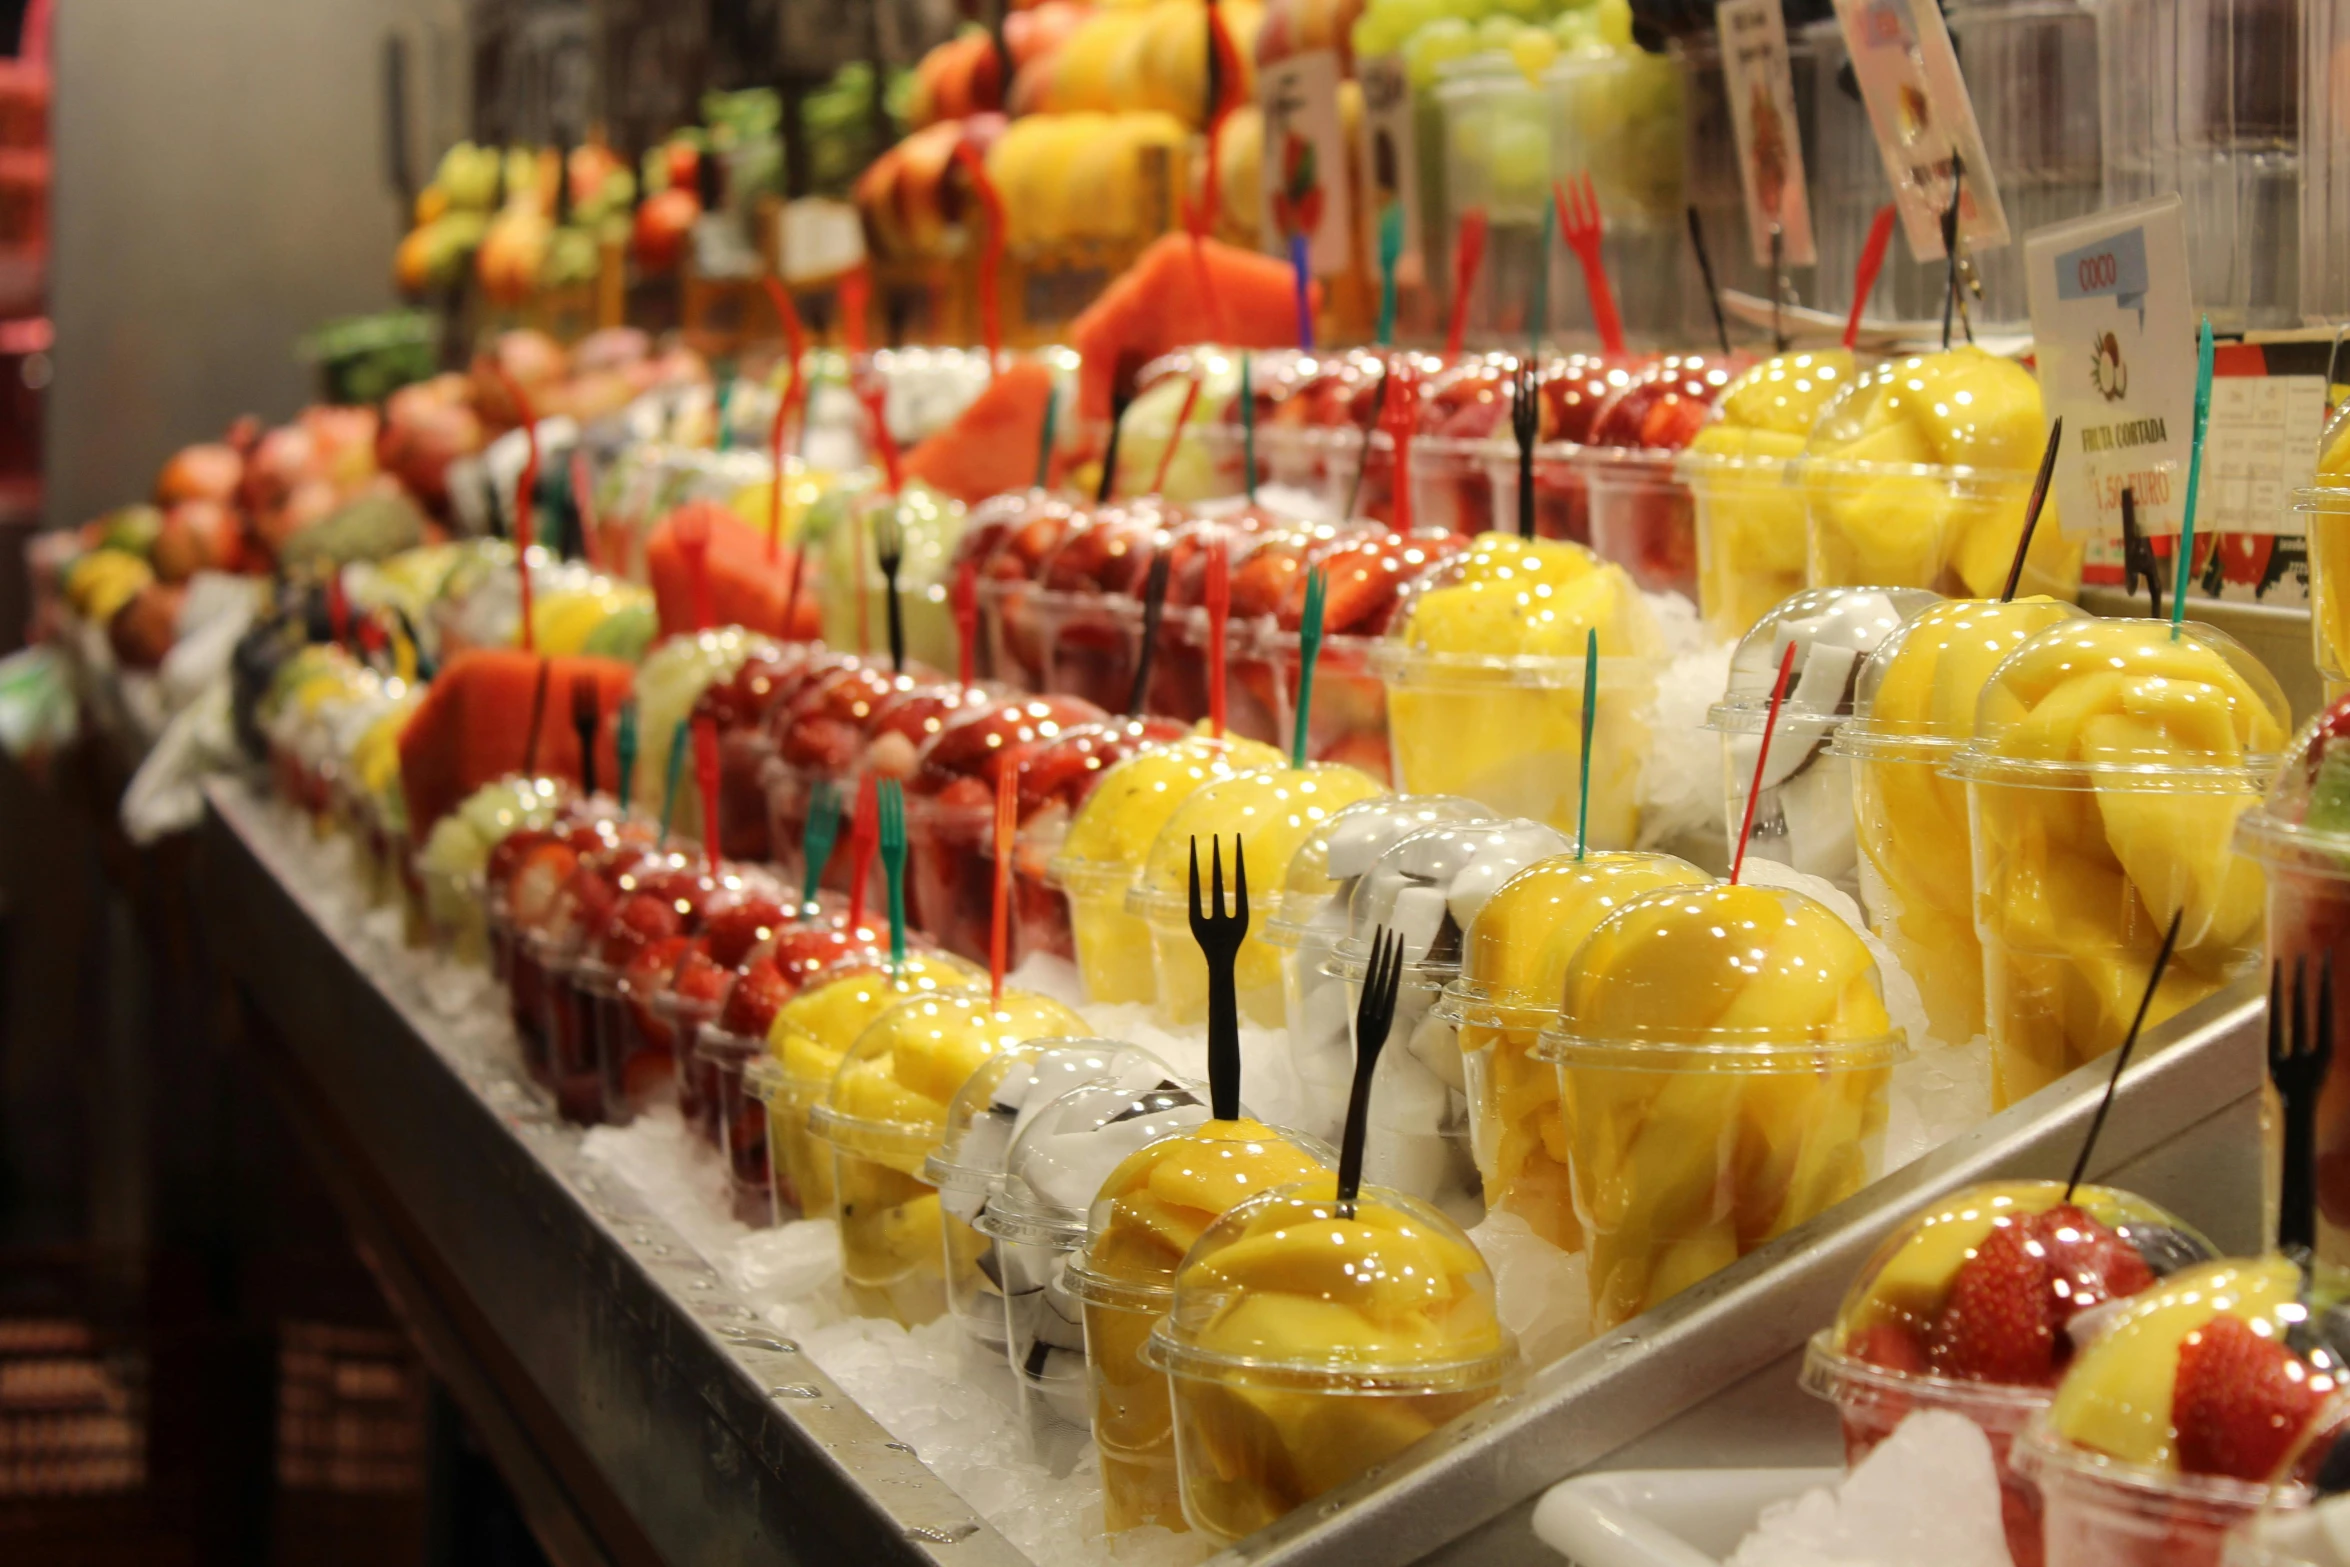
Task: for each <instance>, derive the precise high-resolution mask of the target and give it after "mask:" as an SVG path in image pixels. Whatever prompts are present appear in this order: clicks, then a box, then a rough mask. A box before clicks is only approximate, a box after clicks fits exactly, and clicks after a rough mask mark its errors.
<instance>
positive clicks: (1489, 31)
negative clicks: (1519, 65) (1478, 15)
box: [1477, 12, 1518, 52]
mask: <svg viewBox="0 0 2350 1567" xmlns="http://www.w3.org/2000/svg"><path fill="white" fill-rule="evenodd" d="M1517 36H1518V19H1517V18H1516V17H1514V16H1503V15H1501V14H1500V13H1498V12H1496V13H1495V14H1494V15H1492V16H1489V17H1487V18H1485V20H1483V21H1482V22H1479V23H1478V24H1477V47H1478V48H1480V49H1491V50H1494V51H1496V52H1506V51H1507V50H1508V49H1509V46H1510V43H1511V41H1512V40H1514V39H1515V38H1516V37H1517Z"/></svg>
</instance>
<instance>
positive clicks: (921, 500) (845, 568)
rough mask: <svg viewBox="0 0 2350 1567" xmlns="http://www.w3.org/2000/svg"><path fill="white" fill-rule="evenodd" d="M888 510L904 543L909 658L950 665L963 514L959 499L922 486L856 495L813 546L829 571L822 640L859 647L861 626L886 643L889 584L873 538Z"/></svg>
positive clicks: (903, 611)
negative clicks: (951, 598)
mask: <svg viewBox="0 0 2350 1567" xmlns="http://www.w3.org/2000/svg"><path fill="white" fill-rule="evenodd" d="M885 512H887V513H893V514H894V515H895V516H896V518H897V523H898V535H899V539H900V541H901V546H900V547H901V554H900V563H899V568H898V602H899V613H900V615H901V616H902V618H903V624H904V626H905V632H906V655H907V657H908V658H909V659H915V660H920V661H922V662H925V663H929V664H933V665H939V664H947V663H951V662H952V661H953V660H954V657H955V624H954V616H953V613H952V611H951V610H950V608H949V606H948V603H947V596H948V595H947V585H948V584H949V583H951V582H953V581H954V576H955V566H954V560H955V549H956V544H957V542H958V540H959V539H960V538H961V536H962V532H963V528H964V521H965V513H964V510H963V503H962V502H961V501H958V500H954V499H952V498H951V497H949V496H946V495H943V494H941V493H940V492H939V491H937V490H933V489H931V488H930V487H929V486H927V485H925V484H922V483H919V482H909V483H908V484H907V485H906V486H905V487H904V488H903V489H901V490H899V491H898V492H897V493H896V494H895V495H885V494H883V493H881V492H880V491H879V490H875V491H872V492H869V493H867V494H864V495H860V496H857V497H856V498H854V499H853V500H851V501H850V502H849V503H848V512H847V515H846V516H844V517H842V518H841V519H840V521H839V522H838V523H837V524H836V525H835V526H834V527H832V528H831V529H830V530H829V531H828V532H827V533H826V534H825V535H824V537H823V538H822V540H821V541H820V542H818V543H816V544H815V545H814V546H813V547H814V549H815V550H816V551H817V552H818V553H819V554H820V556H821V559H820V560H819V562H818V569H819V570H820V571H822V572H823V574H824V586H825V591H824V592H823V593H822V594H820V595H818V598H819V602H820V604H821V607H822V609H823V612H824V639H825V641H827V642H829V643H830V644H832V645H833V646H834V647H850V646H854V645H855V643H856V641H857V631H858V628H859V627H860V626H862V627H864V628H865V630H866V632H867V634H868V635H869V636H870V637H871V638H872V640H873V642H874V644H875V645H876V646H880V645H882V637H883V631H882V628H883V627H884V626H885V625H886V624H887V617H888V614H889V608H888V595H889V582H888V579H887V578H886V577H884V576H883V575H882V572H881V566H880V562H879V560H878V558H877V557H876V555H875V553H874V546H873V539H874V525H875V522H876V521H877V519H878V518H879V517H880V516H881V515H882V514H883V513H885ZM860 598H862V603H860V602H859V600H860Z"/></svg>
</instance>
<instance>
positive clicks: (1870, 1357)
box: [1844, 1322, 1928, 1372]
mask: <svg viewBox="0 0 2350 1567" xmlns="http://www.w3.org/2000/svg"><path fill="white" fill-rule="evenodd" d="M1844 1353H1845V1354H1847V1355H1849V1356H1851V1357H1852V1358H1853V1359H1855V1360H1861V1361H1866V1362H1867V1363H1868V1364H1870V1365H1872V1366H1882V1367H1883V1368H1884V1369H1886V1370H1887V1371H1911V1372H1916V1371H1924V1370H1927V1369H1928V1367H1927V1364H1926V1346H1925V1344H1924V1343H1923V1342H1921V1341H1920V1340H1919V1338H1918V1336H1917V1333H1916V1332H1915V1331H1914V1330H1913V1329H1911V1328H1909V1327H1907V1326H1904V1325H1903V1324H1901V1323H1899V1322H1879V1323H1875V1324H1873V1325H1871V1326H1870V1327H1867V1328H1864V1329H1863V1330H1862V1331H1860V1332H1859V1333H1856V1334H1854V1335H1853V1336H1852V1339H1851V1341H1850V1342H1849V1343H1847V1344H1846V1345H1845V1346H1844Z"/></svg>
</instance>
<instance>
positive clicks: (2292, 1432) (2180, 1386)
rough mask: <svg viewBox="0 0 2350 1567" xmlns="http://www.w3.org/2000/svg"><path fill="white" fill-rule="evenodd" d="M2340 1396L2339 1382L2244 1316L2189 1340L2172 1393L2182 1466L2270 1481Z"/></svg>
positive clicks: (2213, 1324)
mask: <svg viewBox="0 0 2350 1567" xmlns="http://www.w3.org/2000/svg"><path fill="white" fill-rule="evenodd" d="M2332 1391H2333V1382H2332V1379H2330V1378H2328V1377H2326V1376H2324V1375H2322V1374H2321V1373H2318V1372H2315V1371H2313V1370H2311V1369H2310V1367H2309V1365H2308V1364H2307V1362H2305V1361H2303V1360H2302V1359H2301V1358H2300V1357H2299V1356H2298V1355H2295V1354H2294V1353H2293V1352H2292V1351H2291V1350H2290V1349H2288V1348H2286V1347H2285V1346H2284V1345H2283V1344H2281V1343H2279V1342H2278V1341H2277V1340H2275V1339H2273V1338H2268V1337H2265V1336H2264V1335H2262V1334H2260V1333H2258V1332H2256V1331H2255V1330H2254V1329H2253V1327H2252V1326H2251V1324H2249V1323H2247V1322H2245V1321H2244V1320H2243V1319H2241V1318H2239V1317H2233V1316H2225V1315H2223V1316H2217V1317H2214V1318H2212V1319H2211V1321H2209V1322H2207V1323H2205V1324H2204V1325H2203V1326H2202V1327H2200V1328H2198V1329H2196V1330H2195V1331H2194V1332H2193V1333H2190V1334H2188V1335H2187V1339H2186V1342H2185V1343H2184V1344H2183V1345H2181V1346H2180V1349H2179V1374H2178V1383H2177V1387H2176V1389H2175V1391H2174V1392H2173V1393H2172V1395H2171V1424H2172V1425H2173V1426H2174V1427H2175V1428H2176V1429H2177V1431H2178V1434H2179V1437H2178V1452H2179V1467H2180V1468H2181V1469H2184V1470H2185V1471H2187V1473H2189V1474H2205V1475H2228V1476H2232V1477H2233V1478H2235V1479H2238V1480H2252V1481H2266V1480H2268V1479H2269V1478H2270V1477H2271V1476H2273V1475H2274V1474H2275V1473H2276V1471H2277V1470H2278V1469H2279V1468H2280V1467H2281V1466H2282V1465H2283V1464H2284V1462H2285V1458H2286V1456H2287V1455H2288V1454H2289V1453H2290V1452H2291V1451H2292V1448H2293V1444H2294V1443H2295V1442H2297V1441H2299V1440H2300V1437H2301V1433H2302V1431H2303V1429H2304V1428H2305V1427H2306V1426H2307V1425H2308V1424H2309V1422H2310V1419H2311V1417H2313V1416H2314V1415H2316V1413H2317V1411H2318V1409H2319V1407H2320V1406H2321V1405H2323V1404H2324V1403H2325V1400H2326V1396H2327V1395H2328V1394H2329V1393H2331V1392H2332Z"/></svg>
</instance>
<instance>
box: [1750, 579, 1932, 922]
mask: <svg viewBox="0 0 2350 1567" xmlns="http://www.w3.org/2000/svg"><path fill="white" fill-rule="evenodd" d="M1935 602H1936V600H1935V598H1934V596H1933V595H1932V594H1931V593H1927V592H1924V591H1923V590H1921V589H1917V588H1888V589H1877V588H1811V589H1807V590H1805V591H1803V592H1800V593H1797V594H1795V595H1794V596H1793V597H1791V598H1789V599H1787V600H1786V601H1785V602H1783V603H1780V604H1777V605H1775V606H1773V607H1772V608H1771V609H1770V610H1769V611H1768V612H1766V613H1765V614H1764V616H1763V617H1762V618H1761V619H1760V620H1758V621H1757V622H1755V624H1754V626H1753V629H1752V630H1750V631H1748V632H1747V633H1746V635H1745V636H1744V637H1742V638H1741V639H1740V640H1739V643H1738V647H1737V649H1736V651H1735V652H1733V653H1732V654H1731V655H1730V678H1729V681H1728V682H1727V684H1726V685H1725V686H1724V688H1723V692H1722V700H1721V701H1719V702H1717V703H1715V704H1714V707H1713V710H1712V711H1711V712H1710V713H1709V714H1707V725H1706V727H1708V728H1710V729H1712V730H1713V731H1714V732H1715V733H1717V734H1719V735H1720V736H1721V737H1722V790H1723V821H1724V825H1725V828H1726V830H1727V831H1728V834H1729V845H1728V848H1729V857H1730V858H1731V859H1732V860H1733V861H1734V860H1736V858H1737V856H1738V834H1739V829H1740V828H1741V827H1742V826H1744V825H1745V824H1746V820H1747V818H1746V800H1747V796H1748V794H1749V793H1750V792H1751V791H1752V790H1753V788H1754V782H1755V779H1754V768H1755V760H1756V756H1757V753H1758V752H1759V750H1760V749H1761V746H1762V736H1763V731H1764V729H1765V728H1766V727H1767V726H1768V725H1769V723H1770V717H1771V693H1772V692H1773V691H1774V690H1775V689H1776V688H1777V686H1778V681H1779V668H1780V664H1781V661H1782V660H1783V659H1784V658H1785V657H1786V652H1787V648H1788V646H1789V645H1790V644H1793V646H1794V647H1795V650H1796V652H1795V664H1794V666H1793V668H1792V669H1791V671H1790V672H1789V675H1788V680H1787V691H1786V696H1785V699H1784V700H1783V701H1782V702H1781V703H1780V704H1779V720H1778V727H1777V728H1776V729H1773V730H1772V731H1771V750H1770V755H1769V757H1768V758H1766V759H1765V760H1766V762H1767V765H1768V771H1767V772H1766V774H1765V775H1764V777H1763V780H1762V793H1761V796H1760V798H1759V800H1758V801H1757V803H1756V805H1755V808H1754V820H1753V825H1752V830H1751V831H1750V832H1749V833H1748V835H1747V842H1746V852H1747V853H1748V854H1749V855H1753V856H1756V857H1758V858H1762V859H1769V860H1777V861H1778V862H1779V863H1780V864H1782V865H1792V866H1794V867H1795V868H1796V869H1797V870H1799V871H1802V872H1803V873H1804V874H1806V875H1809V876H1817V877H1820V878H1821V879H1823V880H1825V881H1830V882H1833V883H1835V884H1836V886H1837V887H1838V888H1839V889H1841V890H1842V891H1845V892H1848V893H1851V894H1852V895H1853V896H1855V897H1858V896H1859V895H1860V850H1859V847H1858V844H1857V842H1856V840H1855V837H1854V834H1855V831H1856V829H1855V826H1854V821H1853V807H1852V763H1851V761H1850V760H1849V759H1848V758H1847V757H1846V756H1844V755H1843V754H1842V753H1841V752H1839V751H1837V750H1835V749H1834V746H1833V742H1834V740H1835V738H1836V732H1837V730H1838V728H1839V727H1840V726H1841V725H1842V723H1843V722H1844V720H1845V719H1847V718H1848V717H1850V716H1851V713H1852V710H1853V701H1854V693H1855V688H1856V686H1857V684H1858V681H1859V677H1860V672H1861V668H1862V665H1863V664H1864V663H1865V662H1866V661H1867V659H1868V656H1869V655H1870V654H1871V653H1873V652H1875V651H1876V650H1877V648H1878V647H1879V646H1880V645H1882V644H1883V642H1884V641H1885V639H1886V638H1887V637H1889V636H1891V635H1892V634H1893V633H1894V632H1895V631H1897V630H1898V629H1899V628H1900V626H1901V624H1902V622H1904V621H1906V620H1907V619H1909V618H1910V617H1911V616H1912V615H1914V614H1916V613H1917V612H1918V611H1919V610H1921V609H1923V608H1925V607H1926V606H1927V605H1929V604H1932V603H1935Z"/></svg>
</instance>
